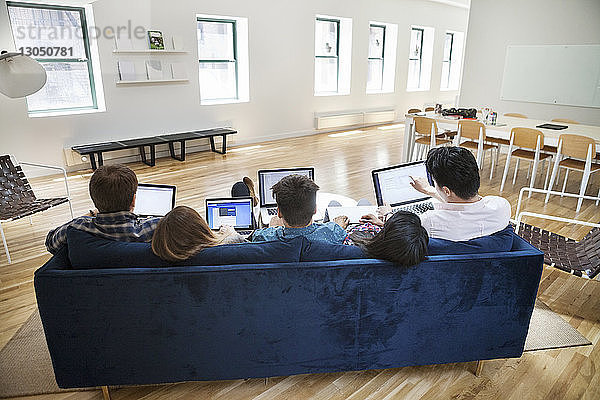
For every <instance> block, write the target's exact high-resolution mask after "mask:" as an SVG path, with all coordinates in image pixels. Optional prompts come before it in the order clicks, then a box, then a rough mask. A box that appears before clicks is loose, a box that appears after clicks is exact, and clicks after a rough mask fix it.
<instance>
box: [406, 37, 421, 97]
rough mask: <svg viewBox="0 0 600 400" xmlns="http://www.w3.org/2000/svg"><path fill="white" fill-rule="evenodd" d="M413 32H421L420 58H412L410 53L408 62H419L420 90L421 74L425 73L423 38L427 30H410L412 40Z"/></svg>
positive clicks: (419, 84)
mask: <svg viewBox="0 0 600 400" xmlns="http://www.w3.org/2000/svg"><path fill="white" fill-rule="evenodd" d="M413 31H419V32H421V43H420V45H419V58H412V55H411V53H409V54H408V61H417V60H418V61H419V80H418V85H417V88H419V89H420V88H421V74H422V72H423V38H424V37H425V28H416V27H411V28H410V33H411V38H412V32H413ZM411 50H412V49H411Z"/></svg>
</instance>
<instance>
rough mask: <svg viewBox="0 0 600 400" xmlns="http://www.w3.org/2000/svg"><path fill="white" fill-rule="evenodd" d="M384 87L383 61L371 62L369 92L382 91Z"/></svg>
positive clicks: (368, 77) (368, 76)
mask: <svg viewBox="0 0 600 400" xmlns="http://www.w3.org/2000/svg"><path fill="white" fill-rule="evenodd" d="M382 87H383V60H369V72H368V75H367V90H381V88H382Z"/></svg>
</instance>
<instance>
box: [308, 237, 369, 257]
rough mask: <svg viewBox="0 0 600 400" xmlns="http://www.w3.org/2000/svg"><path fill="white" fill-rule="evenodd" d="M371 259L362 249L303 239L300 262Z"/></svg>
mask: <svg viewBox="0 0 600 400" xmlns="http://www.w3.org/2000/svg"><path fill="white" fill-rule="evenodd" d="M360 258H371V257H369V256H368V255H367V254H366V253H365V252H363V251H362V250H361V249H360V247H357V246H348V245H344V244H331V243H329V242H323V241H316V240H315V241H312V242H311V241H309V240H308V239H306V238H303V243H302V252H301V253H300V261H333V260H354V259H360Z"/></svg>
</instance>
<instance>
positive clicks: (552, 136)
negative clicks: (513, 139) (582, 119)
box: [402, 111, 600, 162]
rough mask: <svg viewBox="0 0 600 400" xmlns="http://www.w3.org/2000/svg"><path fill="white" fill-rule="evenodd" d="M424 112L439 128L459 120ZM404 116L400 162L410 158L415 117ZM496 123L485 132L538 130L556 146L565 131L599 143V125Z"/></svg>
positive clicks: (506, 135)
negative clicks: (549, 126)
mask: <svg viewBox="0 0 600 400" xmlns="http://www.w3.org/2000/svg"><path fill="white" fill-rule="evenodd" d="M425 114H426V115H425V116H426V117H428V118H433V119H435V120H436V122H437V124H438V127H439V128H446V129H451V130H456V129H457V128H458V121H459V120H457V119H451V118H446V117H444V116H442V115H441V114H436V113H434V112H432V111H431V112H428V113H425ZM405 117H406V120H405V122H404V146H403V148H402V162H408V161H410V160H411V159H412V154H411V147H412V146H411V144H412V142H413V138H412V127H413V118H414V117H415V115H414V114H406V115H405ZM497 124H501V125H486V127H485V133H486V135H487V136H490V137H495V138H500V139H507V140H508V139H509V138H510V131H511V129H512V128H516V127H523V128H534V129H538V130H540V131H541V132H542V133H543V134H544V144H546V145H550V146H557V145H558V138H559V137H560V135H562V134H565V133H569V134H574V135H583V136H588V137H590V138H593V139H594V140H595V141H596V143H597V144H598V145H600V126H593V125H579V124H565V123H562V122H550V121H542V120H539V119H529V118H515V117H500V116H498V121H497ZM504 124H505V125H504ZM541 124H557V125H568V128H567V129H562V130H559V131H557V130H553V129H542V128H536V126H537V125H541Z"/></svg>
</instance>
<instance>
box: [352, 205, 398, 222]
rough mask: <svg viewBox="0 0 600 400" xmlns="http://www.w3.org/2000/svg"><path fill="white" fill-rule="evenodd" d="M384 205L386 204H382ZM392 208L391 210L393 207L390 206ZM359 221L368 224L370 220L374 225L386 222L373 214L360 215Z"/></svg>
mask: <svg viewBox="0 0 600 400" xmlns="http://www.w3.org/2000/svg"><path fill="white" fill-rule="evenodd" d="M382 207H385V206H382ZM388 207H389V206H388ZM390 210H391V207H390ZM359 222H360V223H361V224H366V223H367V222H369V223H371V224H373V225H377V226H383V224H384V222H383V221H382V220H381V219H379V218H377V217H376V216H374V215H373V214H367V215H363V216H362V217H360V221H359Z"/></svg>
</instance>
